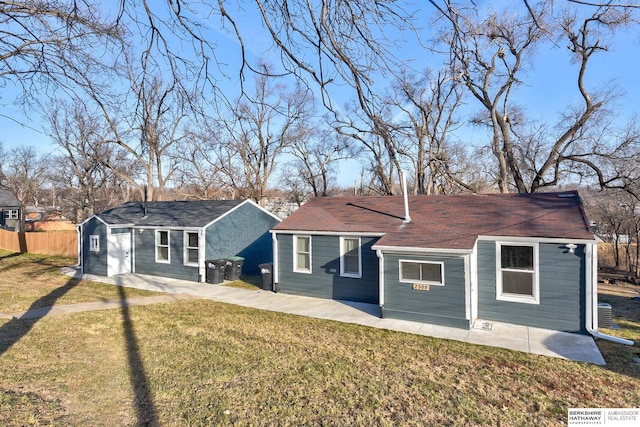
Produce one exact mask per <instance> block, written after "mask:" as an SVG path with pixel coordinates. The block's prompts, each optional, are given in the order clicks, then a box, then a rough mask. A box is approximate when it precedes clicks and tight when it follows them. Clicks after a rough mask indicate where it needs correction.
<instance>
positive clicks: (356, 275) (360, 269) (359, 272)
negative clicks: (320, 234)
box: [340, 236, 362, 279]
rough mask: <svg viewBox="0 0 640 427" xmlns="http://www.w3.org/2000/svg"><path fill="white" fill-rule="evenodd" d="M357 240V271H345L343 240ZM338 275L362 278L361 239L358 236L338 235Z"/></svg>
mask: <svg viewBox="0 0 640 427" xmlns="http://www.w3.org/2000/svg"><path fill="white" fill-rule="evenodd" d="M356 239H357V240H358V272H357V273H353V272H345V271H344V266H345V262H344V253H345V252H344V241H345V240H356ZM340 276H342V277H351V278H354V279H361V278H362V241H361V239H360V237H351V236H340Z"/></svg>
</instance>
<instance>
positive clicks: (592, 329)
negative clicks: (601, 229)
mask: <svg viewBox="0 0 640 427" xmlns="http://www.w3.org/2000/svg"><path fill="white" fill-rule="evenodd" d="M585 246H586V257H587V262H588V260H589V259H590V260H591V268H590V270H591V271H590V272H589V273H590V274H587V275H586V276H587V277H586V279H587V284H586V285H587V292H586V294H587V295H586V298H585V300H586V313H585V327H586V329H587V332H589V333H590V334H591V335H592V336H593V337H594V338H600V339H603V340H608V341H613V342H616V343H618V344H624V345H633V344H634V343H633V341H631V340H627V339H624V338H618V337H614V336H612V335H607V334H602V333H600V332H598V330H597V325H598V311H597V310H598V251H597V249H596V250H594V247H595V246H596V244H595V243H591V244H587V245H585Z"/></svg>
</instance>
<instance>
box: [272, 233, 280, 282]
mask: <svg viewBox="0 0 640 427" xmlns="http://www.w3.org/2000/svg"><path fill="white" fill-rule="evenodd" d="M271 241H272V243H273V272H272V274H273V291H274V292H278V283H279V282H280V278H279V277H278V236H277V233H276V232H274V231H272V232H271Z"/></svg>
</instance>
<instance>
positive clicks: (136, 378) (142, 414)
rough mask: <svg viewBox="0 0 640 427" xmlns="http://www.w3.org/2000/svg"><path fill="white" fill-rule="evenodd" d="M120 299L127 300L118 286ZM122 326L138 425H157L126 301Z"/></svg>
mask: <svg viewBox="0 0 640 427" xmlns="http://www.w3.org/2000/svg"><path fill="white" fill-rule="evenodd" d="M118 292H119V293H120V299H121V300H123V301H124V300H126V298H127V297H126V295H125V294H124V289H123V287H122V286H118ZM121 313H122V327H123V329H124V339H125V345H126V347H127V358H128V361H129V379H130V381H131V387H132V388H133V393H134V399H135V409H136V415H137V417H138V425H140V426H150V427H151V426H157V425H158V414H157V412H156V408H155V404H154V403H153V398H152V396H151V393H150V385H149V379H148V378H147V374H146V372H145V369H144V363H143V362H142V357H141V355H140V347H139V346H138V340H137V338H136V334H135V331H134V329H133V322H132V321H131V313H130V312H129V306H128V305H127V304H126V303H125V304H123V305H122V309H121Z"/></svg>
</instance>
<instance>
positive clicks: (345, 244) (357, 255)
mask: <svg viewBox="0 0 640 427" xmlns="http://www.w3.org/2000/svg"><path fill="white" fill-rule="evenodd" d="M340 275H341V276H344V277H356V278H360V277H362V263H361V251H360V238H359V237H341V238H340Z"/></svg>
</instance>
